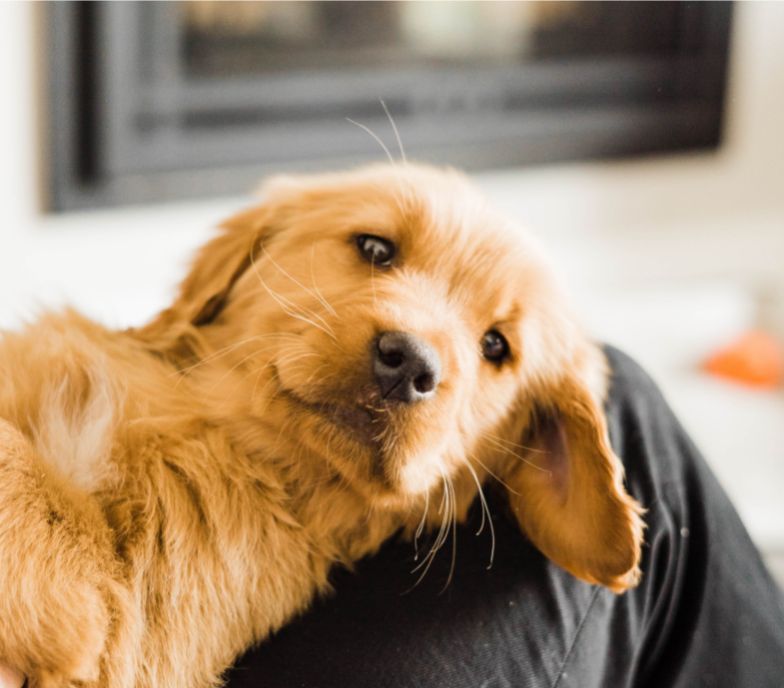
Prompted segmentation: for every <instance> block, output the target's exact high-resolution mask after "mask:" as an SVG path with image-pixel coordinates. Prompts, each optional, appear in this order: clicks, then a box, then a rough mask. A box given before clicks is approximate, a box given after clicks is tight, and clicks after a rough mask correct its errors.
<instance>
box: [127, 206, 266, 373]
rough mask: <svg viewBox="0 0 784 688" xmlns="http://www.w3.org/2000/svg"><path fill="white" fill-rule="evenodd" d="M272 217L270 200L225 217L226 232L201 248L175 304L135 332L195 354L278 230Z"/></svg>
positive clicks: (174, 351)
mask: <svg viewBox="0 0 784 688" xmlns="http://www.w3.org/2000/svg"><path fill="white" fill-rule="evenodd" d="M271 216H272V211H271V209H270V206H269V204H264V205H260V206H257V207H254V208H250V209H248V210H246V211H244V212H242V213H239V214H238V215H235V216H234V217H231V218H230V219H228V220H226V221H225V222H223V224H222V225H221V228H220V233H219V234H218V235H217V236H216V237H215V238H214V239H212V240H211V241H209V242H208V243H207V244H205V245H204V246H203V247H202V248H201V249H200V250H199V252H198V253H197V255H196V258H195V260H194V261H193V263H192V265H191V269H190V271H189V272H188V274H187V275H186V277H185V279H184V280H183V281H182V283H181V285H180V288H179V292H178V294H177V297H176V298H175V300H174V302H173V303H172V305H171V306H169V307H168V308H167V309H165V310H164V311H162V312H161V313H159V314H158V315H157V316H156V317H155V318H154V319H153V320H152V321H151V322H150V323H148V324H147V325H145V326H144V327H143V328H140V329H138V330H132V332H133V334H134V335H135V336H136V337H138V338H139V339H140V340H142V341H143V342H145V344H146V345H148V346H149V347H151V348H152V349H153V350H155V351H158V352H161V353H167V354H168V355H174V356H175V357H177V356H180V357H185V358H187V357H188V356H191V355H192V349H193V346H192V340H193V338H194V336H196V335H195V333H196V332H197V330H198V328H200V327H203V326H205V325H208V324H210V323H211V322H213V321H214V320H215V319H216V318H217V317H218V315H219V314H220V312H221V310H222V309H223V307H224V306H225V305H226V303H227V300H228V298H229V296H230V294H231V291H232V288H233V287H234V285H235V284H236V282H237V281H238V280H239V278H240V277H241V276H242V275H243V273H245V272H246V271H247V270H248V269H249V268H250V267H251V266H252V264H253V261H254V260H255V259H256V258H257V257H258V253H259V250H260V246H261V241H262V238H263V237H266V236H267V235H269V234H271V233H272V232H271V228H270V226H271ZM194 328H196V329H194Z"/></svg>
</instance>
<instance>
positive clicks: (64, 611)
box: [0, 420, 117, 688]
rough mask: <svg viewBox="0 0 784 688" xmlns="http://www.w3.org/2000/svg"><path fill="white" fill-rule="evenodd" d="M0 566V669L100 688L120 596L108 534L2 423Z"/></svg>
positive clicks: (42, 681)
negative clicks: (94, 684)
mask: <svg viewBox="0 0 784 688" xmlns="http://www.w3.org/2000/svg"><path fill="white" fill-rule="evenodd" d="M0 562H2V564H0V663H4V664H5V665H7V666H8V667H9V668H10V667H13V669H14V670H16V671H20V672H22V673H23V674H25V675H26V676H27V677H28V680H29V682H30V685H31V686H36V687H37V686H41V687H46V688H49V687H55V686H67V685H70V684H71V682H73V681H82V682H87V683H90V682H93V681H96V680H98V678H99V676H100V674H101V671H102V666H101V659H102V655H103V653H104V648H105V645H106V638H107V634H108V632H109V629H110V621H111V619H112V615H113V613H114V612H115V610H113V609H112V606H113V605H112V604H111V600H112V599H114V598H115V597H116V595H115V593H116V592H117V586H116V584H114V583H113V580H114V579H115V576H114V575H113V570H112V569H113V563H112V557H111V548H110V546H109V535H108V528H107V526H106V524H105V523H103V522H102V519H101V518H100V516H99V513H98V512H97V509H96V508H95V507H94V505H92V504H91V500H90V499H89V498H88V497H84V496H83V497H82V499H80V500H76V499H74V496H73V495H69V494H68V490H67V488H66V487H65V486H64V485H61V484H58V480H57V478H56V477H55V476H52V475H49V473H48V472H47V468H46V466H44V464H43V463H42V462H41V461H40V459H39V457H38V456H37V455H36V453H35V451H34V449H33V447H32V445H31V444H30V442H29V441H28V440H27V439H26V438H25V437H24V436H23V435H22V434H21V433H20V432H19V431H18V430H17V429H16V428H14V427H13V426H11V425H10V424H9V423H7V422H5V421H3V420H0ZM8 680H10V675H9V678H8ZM11 685H12V684H11Z"/></svg>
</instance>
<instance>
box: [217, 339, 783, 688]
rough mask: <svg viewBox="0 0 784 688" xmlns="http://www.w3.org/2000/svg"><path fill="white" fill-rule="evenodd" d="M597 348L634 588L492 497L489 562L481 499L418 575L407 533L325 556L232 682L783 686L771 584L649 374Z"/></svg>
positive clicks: (270, 687)
mask: <svg viewBox="0 0 784 688" xmlns="http://www.w3.org/2000/svg"><path fill="white" fill-rule="evenodd" d="M608 356H609V358H610V362H611V364H612V368H613V371H614V377H613V385H612V390H611V394H610V399H609V402H608V408H607V410H608V421H609V426H610V434H611V439H612V443H613V446H614V448H615V450H616V452H617V453H618V454H619V456H621V458H622V459H623V461H624V463H625V465H626V471H627V484H628V487H629V489H630V491H631V492H632V494H633V495H634V496H635V497H637V498H638V499H639V500H640V501H641V502H642V503H643V505H644V506H645V507H646V508H647V509H648V512H647V514H646V517H645V518H646V522H647V524H648V530H647V532H646V543H647V544H646V547H645V555H644V560H643V579H642V583H641V585H640V586H639V587H638V588H637V589H635V590H632V591H630V592H627V593H626V594H624V595H621V596H616V595H614V594H613V593H611V592H609V591H607V590H605V589H603V588H598V587H594V586H590V585H587V584H585V583H582V582H580V581H578V580H576V579H574V578H573V577H571V576H570V575H569V574H567V573H565V572H564V571H562V570H561V569H559V568H558V567H556V566H555V565H553V564H551V563H550V562H549V561H547V560H546V559H545V558H544V557H543V556H542V555H541V554H540V553H539V552H538V551H537V550H536V549H534V547H533V546H532V545H531V544H530V543H529V542H528V541H527V540H526V539H525V538H524V537H523V536H521V535H520V532H519V530H518V529H517V527H516V526H515V525H514V524H513V523H512V521H511V520H510V519H508V518H507V517H506V514H505V511H504V507H503V500H501V499H493V498H492V496H491V510H492V513H493V523H494V527H495V555H494V558H493V562H492V566H490V567H489V568H488V564H489V559H490V551H491V537H490V530H489V528H488V527H487V525H485V528H484V530H483V532H482V533H480V534H479V535H477V534H476V531H477V529H478V527H479V525H480V523H481V519H480V514H479V512H478V510H474V512H473V513H472V515H471V518H470V520H469V522H468V523H467V524H465V525H464V526H462V527H460V528H459V529H458V533H457V541H456V546H454V545H453V544H452V543H451V542H450V543H448V544H447V546H445V547H444V549H443V550H442V551H441V552H440V553H439V556H437V557H436V558H435V561H434V562H433V565H432V567H431V568H430V570H429V571H428V572H427V574H426V575H424V577H423V578H422V580H421V582H419V584H417V585H415V583H416V581H417V579H418V578H419V574H420V573H421V569H420V570H419V571H417V572H415V573H412V569H414V568H415V567H416V566H417V564H418V563H419V562H418V561H416V560H415V559H414V551H413V547H412V545H411V543H407V542H390V543H388V544H387V545H386V546H385V547H383V548H382V550H381V551H380V552H379V553H378V554H377V555H376V556H374V557H372V558H369V559H367V560H365V561H362V562H360V563H359V565H358V566H357V567H356V570H355V571H354V572H353V573H351V572H348V571H344V570H339V571H336V572H335V574H334V577H333V582H334V588H335V593H334V594H333V595H331V596H329V597H328V598H326V599H322V600H319V601H318V602H317V603H316V604H315V605H314V607H313V608H312V609H311V610H310V611H309V612H308V613H307V614H306V615H304V616H303V617H301V618H300V619H298V620H296V621H294V622H293V623H291V624H290V625H289V626H287V627H286V628H284V629H283V630H281V631H280V632H279V633H278V634H276V635H275V636H274V637H273V638H271V639H270V640H268V641H267V642H265V643H263V644H262V645H261V646H259V647H258V648H255V649H254V650H252V651H250V652H249V653H247V654H246V655H245V656H244V657H243V658H241V659H240V660H239V661H238V662H237V664H236V665H235V667H234V668H233V669H232V670H231V671H230V672H229V673H228V674H227V678H228V686H229V688H243V687H247V686H264V688H276V687H278V686H279V687H281V688H284V687H285V688H294V687H302V688H331V687H333V686H335V687H337V686H340V687H341V688H347V687H349V686H363V687H364V686H373V687H374V688H383V687H385V686H389V687H390V688H391V687H393V686H394V687H395V688H407V687H409V686H410V687H411V688H413V687H415V686H416V688H433V687H435V686H449V687H450V688H460V687H463V686H465V687H466V688H468V687H471V688H474V687H479V686H482V687H484V688H501V687H506V686H510V687H511V686H515V687H525V686H528V687H531V688H533V687H536V688H539V687H544V686H547V687H550V688H555V686H558V687H559V688H566V687H567V686H575V687H579V688H591V687H593V686H596V687H597V688H598V687H602V688H604V687H607V686H613V687H622V686H635V687H637V686H652V687H656V688H665V687H669V686H674V687H678V688H680V687H683V688H685V687H686V686H688V687H689V688H692V687H694V686H726V687H727V688H729V687H732V688H745V687H747V686H748V687H752V686H753V687H754V688H767V687H768V686H770V687H773V686H780V685H781V682H782V678H781V677H782V676H784V600H783V599H782V595H781V593H780V591H779V590H778V588H777V587H776V586H775V584H774V583H773V582H772V580H771V579H770V577H769V575H768V574H767V572H766V571H765V568H764V566H763V565H762V563H761V561H760V559H759V555H758V553H757V551H756V550H755V548H754V546H753V545H752V544H751V542H750V540H749V539H748V536H747V534H746V532H745V530H744V528H743V526H742V525H741V523H740V521H739V520H738V518H737V516H736V514H735V512H734V510H733V508H732V506H731V505H730V504H729V502H728V501H727V499H726V497H725V495H724V493H723V492H722V490H721V488H720V487H719V486H718V484H717V483H716V481H715V479H714V478H713V476H712V475H711V473H710V471H709V470H708V469H707V467H706V466H705V464H704V462H703V460H702V458H701V457H700V456H699V453H698V452H697V451H696V449H695V448H694V447H693V445H692V444H691V442H690V441H689V439H688V437H687V436H686V435H685V433H684V432H683V430H682V429H681V428H680V426H679V424H678V422H677V420H676V419H675V418H674V417H673V415H672V413H671V412H670V410H669V409H668V407H667V406H666V404H665V402H664V401H663V399H662V398H661V396H660V394H659V393H658V391H657V390H656V389H655V387H654V385H653V383H651V381H650V380H649V379H648V377H647V376H646V375H645V373H643V372H642V371H641V370H640V369H639V367H638V366H637V365H636V364H634V363H633V362H632V361H631V360H630V359H628V358H627V357H626V356H624V355H623V354H620V353H619V352H617V351H615V350H612V349H608ZM491 491H492V490H491ZM428 545H429V543H428V542H427V541H424V542H422V543H420V550H424V551H426V550H427V547H428ZM453 547H454V549H453ZM453 552H454V557H455V562H454V572H453V575H452V577H451V581H449V584H448V585H446V583H447V580H448V579H449V576H450V570H451V568H452V555H453ZM421 553H424V552H421Z"/></svg>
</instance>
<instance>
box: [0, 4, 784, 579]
mask: <svg viewBox="0 0 784 688" xmlns="http://www.w3.org/2000/svg"><path fill="white" fill-rule="evenodd" d="M782 35H784V3H756V2H743V3H712V2H700V3H691V2H678V3H670V2H655V3H648V2H628V3H627V2H612V3H604V2H592V3H583V2H503V3H501V2H498V3H497V2H459V3H457V2H456V3H453V2H377V3H353V2H334V3H320V2H299V3H289V2H276V3H266V2H249V3H235V2H226V1H224V2H181V3H167V2H162V3H135V2H122V3H121V2H117V3H102V2H95V3H51V4H48V3H3V4H0V90H2V93H3V94H4V103H5V105H4V106H3V108H2V110H0V150H2V152H3V154H2V156H0V181H1V183H0V207H2V210H3V213H2V221H1V223H0V294H2V297H0V328H8V327H19V326H21V324H22V323H23V322H24V320H25V319H30V318H32V317H34V316H35V314H36V313H37V312H40V310H41V309H42V308H44V307H52V306H57V305H61V304H66V303H67V304H71V305H74V306H76V307H77V308H79V309H80V310H82V311H84V312H86V313H87V314H88V315H90V316H92V317H95V318H98V319H99V320H101V321H103V322H105V323H107V324H109V325H111V326H117V327H123V326H127V325H131V324H138V323H140V322H143V321H145V320H146V319H148V318H149V317H151V316H152V315H153V314H154V313H155V312H156V310H157V309H160V308H161V307H163V306H165V305H166V303H167V299H168V298H169V297H170V295H171V293H172V289H173V287H174V285H175V283H176V281H177V279H178V278H179V277H180V276H181V274H182V271H183V268H184V266H185V264H186V263H187V260H188V256H189V255H190V253H191V252H192V251H193V249H194V248H195V247H196V246H198V245H199V244H200V243H202V242H203V241H204V240H205V239H206V238H207V237H208V236H209V234H210V231H211V228H212V227H214V226H215V225H216V223H217V222H219V221H220V220H221V219H222V218H223V217H225V216H227V215H229V214H230V213H232V212H234V211H235V210H236V209H238V208H239V207H241V206H242V205H244V204H247V203H249V202H250V200H251V197H250V194H251V192H252V190H253V189H254V188H255V187H256V185H257V183H258V180H259V179H260V178H262V177H263V176H264V175H265V174H267V173H270V172H277V171H282V170H313V169H325V168H334V167H339V166H346V165H351V164H356V163H358V162H361V161H366V160H382V159H385V153H384V152H383V151H382V149H381V147H380V145H379V143H378V142H377V141H375V140H374V138H373V137H372V136H370V135H369V134H368V133H367V132H366V131H365V130H364V129H363V128H362V127H359V126H356V125H355V124H353V123H351V122H349V121H347V118H350V119H352V120H355V121H356V122H359V123H360V124H362V125H363V126H365V127H369V128H370V129H372V131H373V132H375V133H376V135H377V136H378V137H380V138H381V139H382V140H383V141H385V143H386V145H387V146H388V147H389V149H390V151H391V152H392V154H393V155H394V156H395V157H398V156H399V151H398V148H397V144H396V141H395V137H394V133H393V131H392V129H391V127H390V123H389V121H388V119H387V115H386V114H385V112H384V107H383V106H382V103H381V100H383V101H384V103H385V105H386V107H387V108H388V109H389V111H390V113H391V115H392V116H393V117H394V119H395V122H396V123H397V126H398V128H399V130H400V135H401V137H402V141H403V144H404V146H405V148H406V152H407V153H408V156H409V158H414V159H421V160H425V161H433V162H445V163H450V164H454V165H458V166H461V167H464V168H466V169H467V170H469V172H470V173H471V174H472V176H473V177H474V178H475V179H476V181H477V182H478V183H479V184H480V185H481V186H482V187H483V188H484V189H485V191H486V192H487V194H488V195H489V196H490V197H491V198H492V200H493V201H494V202H495V203H496V204H497V205H499V206H501V207H502V208H503V209H504V210H506V211H507V212H508V213H509V214H511V215H512V216H514V217H515V218H517V219H518V220H519V221H520V223H521V224H522V225H524V226H527V227H530V228H531V229H532V230H533V231H534V232H535V233H536V234H537V235H538V236H539V237H540V238H541V239H542V240H543V241H544V242H545V243H546V244H547V246H548V247H549V249H550V251H551V253H552V254H553V256H554V258H555V261H556V262H557V264H558V266H559V267H560V269H561V271H562V273H563V277H564V279H565V280H566V281H567V283H568V284H569V286H570V287H571V290H572V292H573V293H574V294H575V296H576V298H577V300H578V303H579V306H580V308H581V312H582V313H583V315H584V319H585V321H586V324H587V326H588V327H589V328H590V329H591V331H592V332H593V333H594V335H595V336H596V337H598V338H600V339H602V340H605V341H609V342H611V343H614V344H616V345H618V346H620V347H622V348H624V349H626V350H627V351H628V352H629V353H631V354H632V355H634V356H635V357H636V358H638V359H639V360H640V361H641V362H642V363H643V364H644V365H645V366H646V367H647V368H648V369H649V371H650V372H651V373H652V374H653V376H654V377H655V378H656V380H657V381H658V382H659V384H660V385H661V386H662V387H663V389H664V391H665V394H666V396H667V397H668V399H669V400H670V402H671V404H672V405H673V406H674V408H675V410H676V412H677V413H678V414H679V415H680V417H681V419H682V421H683V423H684V424H685V426H686V427H687V429H688V430H689V431H690V432H691V433H692V435H693V436H694V438H695V440H696V442H697V444H698V445H699V446H700V447H701V449H702V450H703V452H704V453H705V454H706V455H707V458H708V460H709V462H710V463H711V464H712V466H713V467H714V469H715V470H716V472H717V474H718V476H719V478H720V480H721V481H722V482H723V484H724V486H725V487H726V488H727V490H728V491H729V492H730V494H731V496H732V497H733V499H734V500H735V502H736V504H737V506H738V509H739V511H740V512H741V515H742V516H743V517H744V519H745V521H746V523H747V525H748V526H749V528H750V530H751V533H752V536H753V537H754V539H755V540H756V541H757V543H758V544H759V545H760V546H761V547H762V549H763V551H764V553H765V555H766V556H767V558H768V560H769V561H770V563H771V565H772V566H773V568H774V569H776V570H777V571H778V572H779V575H780V576H782V579H784V498H783V497H782V493H784V388H783V387H782V381H781V355H782V353H781V352H782V347H783V346H784V132H783V131H782V123H783V122H784V42H783V41H781V36H782Z"/></svg>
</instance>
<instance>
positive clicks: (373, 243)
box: [356, 234, 395, 267]
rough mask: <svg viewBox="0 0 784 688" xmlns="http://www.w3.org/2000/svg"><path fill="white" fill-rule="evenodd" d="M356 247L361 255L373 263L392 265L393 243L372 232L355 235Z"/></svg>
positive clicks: (393, 255)
mask: <svg viewBox="0 0 784 688" xmlns="http://www.w3.org/2000/svg"><path fill="white" fill-rule="evenodd" d="M356 242H357V248H359V252H360V253H361V254H362V257H363V258H364V259H365V260H366V261H368V262H369V263H373V265H381V266H382V267H387V266H389V265H392V259H393V258H394V257H395V244H393V243H392V242H391V241H390V240H389V239H384V238H383V237H380V236H375V235H374V234H359V235H357V237H356Z"/></svg>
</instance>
